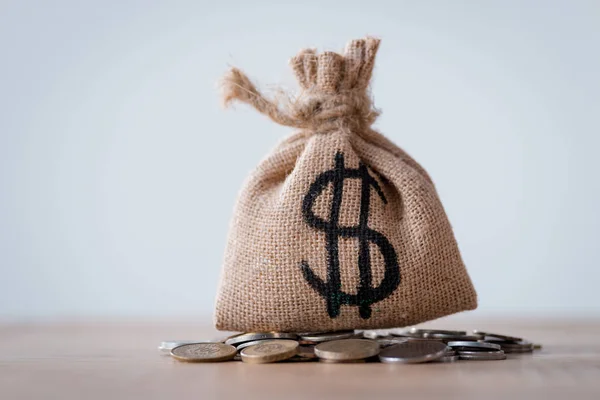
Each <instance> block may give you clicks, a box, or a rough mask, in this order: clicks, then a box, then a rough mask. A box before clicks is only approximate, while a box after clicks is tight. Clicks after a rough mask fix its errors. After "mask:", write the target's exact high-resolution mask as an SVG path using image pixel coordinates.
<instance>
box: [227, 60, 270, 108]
mask: <svg viewBox="0 0 600 400" xmlns="http://www.w3.org/2000/svg"><path fill="white" fill-rule="evenodd" d="M220 83H221V91H222V99H223V105H224V106H225V107H229V106H230V105H231V103H232V102H233V101H235V100H238V101H241V102H244V103H250V104H252V103H254V102H255V101H256V100H257V98H260V97H261V95H260V93H259V92H258V90H257V89H256V87H255V86H254V85H253V84H252V82H250V79H249V78H248V77H247V76H246V74H244V73H243V72H242V71H241V70H239V69H237V68H231V69H230V70H229V71H228V72H227V73H226V74H225V75H224V76H223V78H222V79H221V82H220Z"/></svg>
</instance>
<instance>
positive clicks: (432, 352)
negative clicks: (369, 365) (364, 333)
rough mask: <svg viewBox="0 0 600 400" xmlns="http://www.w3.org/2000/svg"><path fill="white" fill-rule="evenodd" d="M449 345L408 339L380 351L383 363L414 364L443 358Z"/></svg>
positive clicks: (380, 358) (380, 359)
mask: <svg viewBox="0 0 600 400" xmlns="http://www.w3.org/2000/svg"><path fill="white" fill-rule="evenodd" d="M447 349H448V347H447V346H446V345H445V344H444V343H442V342H438V341H434V340H418V341H406V342H404V343H398V344H396V345H393V346H389V347H386V348H384V349H383V350H381V352H380V353H379V361H381V362H383V363H403V364H414V363H422V362H428V361H433V360H437V359H439V358H442V357H443V356H444V354H445V353H446V350H447Z"/></svg>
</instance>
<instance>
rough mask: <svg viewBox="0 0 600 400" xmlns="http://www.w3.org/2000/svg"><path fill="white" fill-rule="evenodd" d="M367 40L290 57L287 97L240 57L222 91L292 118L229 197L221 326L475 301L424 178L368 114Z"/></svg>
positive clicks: (332, 323)
mask: <svg viewBox="0 0 600 400" xmlns="http://www.w3.org/2000/svg"><path fill="white" fill-rule="evenodd" d="M378 47H379V40H377V39H373V38H367V39H364V40H355V41H352V42H351V43H349V45H348V46H347V48H346V51H345V53H344V55H339V54H337V53H334V52H324V53H322V54H316V53H315V51H314V50H303V51H301V52H300V53H299V54H298V55H297V56H296V57H294V58H293V59H292V60H291V65H292V67H293V69H294V71H295V74H296V77H297V79H298V81H299V83H300V85H301V87H302V92H301V94H300V95H299V96H298V97H297V98H296V99H295V100H288V101H286V102H281V101H280V102H274V101H271V100H268V99H266V98H265V97H263V95H262V94H261V93H260V92H259V91H258V90H257V89H256V88H255V86H254V85H253V84H252V83H251V82H250V81H249V79H248V78H247V77H246V76H245V75H244V74H243V73H242V72H241V71H239V70H237V69H232V70H231V71H230V73H229V74H228V75H227V76H226V77H225V79H224V96H225V102H226V103H229V102H231V101H232V100H239V101H242V102H245V103H248V104H250V105H252V106H253V107H254V108H256V109H257V110H258V111H259V112H261V113H263V114H266V115H268V116H269V117H270V118H271V119H272V120H273V121H275V122H277V123H279V124H282V125H286V126H292V127H296V128H299V129H300V132H298V133H296V134H294V135H292V136H291V137H289V138H288V139H287V140H284V141H283V142H282V143H281V144H279V146H277V147H276V148H275V150H274V151H273V152H272V153H271V154H270V155H268V156H267V158H266V159H265V160H264V161H262V162H261V163H260V165H259V166H258V168H256V170H255V171H254V172H253V173H252V174H251V175H250V177H249V179H248V180H247V181H246V183H245V185H244V187H243V189H242V191H241V193H240V196H239V199H238V202H237V206H236V208H235V211H234V215H233V221H232V224H231V228H230V232H229V238H228V242H227V248H226V251H225V262H224V267H223V273H222V277H221V284H220V287H219V291H218V295H217V302H216V312H215V324H216V327H217V328H218V329H221V330H232V331H246V332H247V331H270V330H275V331H288V332H295V331H296V332H297V331H331V330H342V329H374V328H388V327H400V326H407V325H413V324H416V323H419V322H423V321H427V320H431V319H434V318H438V317H441V316H444V315H448V314H452V313H455V312H458V311H463V310H470V309H474V308H476V307H477V299H476V294H475V290H474V288H473V285H472V283H471V280H470V279H469V276H468V275H467V272H466V269H465V267H464V265H463V262H462V260H461V256H460V253H459V250H458V247H457V244H456V241H455V239H454V235H453V232H452V228H451V226H450V223H449V222H448V219H447V217H446V214H445V212H444V209H443V207H442V204H441V203H440V200H439V198H438V195H437V193H436V190H435V188H434V185H433V183H432V181H431V179H430V178H429V176H428V175H427V173H426V172H425V170H424V169H423V168H422V167H421V166H420V165H419V164H417V162H415V161H414V160H413V159H412V158H411V157H409V156H408V155H407V154H406V153H405V152H404V151H402V150H401V149H400V148H398V147H397V146H396V145H394V144H393V143H391V142H390V141H389V140H388V139H386V138H385V137H384V136H382V135H381V134H379V133H377V132H376V131H374V130H373V129H372V128H371V124H372V123H373V122H374V121H375V118H376V117H377V115H378V112H377V111H375V110H374V109H373V105H372V102H371V99H370V96H369V92H368V86H369V81H370V79H371V73H372V71H373V64H374V60H375V54H376V52H377V49H378Z"/></svg>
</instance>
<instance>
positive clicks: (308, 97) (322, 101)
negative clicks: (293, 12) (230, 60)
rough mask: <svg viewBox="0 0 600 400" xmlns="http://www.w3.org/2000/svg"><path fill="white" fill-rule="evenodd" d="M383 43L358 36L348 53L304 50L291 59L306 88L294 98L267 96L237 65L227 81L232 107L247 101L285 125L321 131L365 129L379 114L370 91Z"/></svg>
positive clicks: (226, 92)
mask: <svg viewBox="0 0 600 400" xmlns="http://www.w3.org/2000/svg"><path fill="white" fill-rule="evenodd" d="M379 42H380V41H379V39H375V38H365V39H359V40H353V41H351V42H350V43H349V44H348V45H347V46H346V50H345V52H344V55H341V54H338V53H334V52H329V51H328V52H324V53H321V54H317V53H316V51H315V50H314V49H306V50H302V51H301V52H300V53H299V54H298V55H297V56H295V57H293V58H292V59H291V61H290V64H291V66H292V68H293V69H294V72H295V74H296V78H297V79H298V82H299V84H300V86H301V88H302V89H303V91H302V92H301V93H300V95H299V96H297V97H296V98H294V99H290V98H287V99H285V100H270V99H267V98H266V97H265V96H263V94H262V93H260V92H259V91H258V89H257V88H256V87H255V86H254V84H253V83H252V82H251V81H250V79H248V77H247V76H246V75H245V74H244V73H243V72H242V71H240V70H239V69H237V68H232V69H231V70H230V71H229V72H228V73H227V74H226V75H225V77H224V79H223V99H224V101H225V104H226V105H228V104H229V103H231V102H232V101H234V100H238V101H241V102H244V103H247V104H249V105H251V106H253V107H254V108H255V109H256V110H257V111H259V112H260V113H262V114H265V115H267V116H268V117H269V118H271V120H273V121H274V122H277V123H278V124H281V125H285V126H291V127H295V128H300V129H305V130H310V131H312V132H315V133H328V132H332V131H348V132H350V131H356V132H360V131H362V130H364V129H366V128H368V127H369V126H370V125H371V124H372V123H373V122H374V121H375V119H376V118H377V116H378V115H379V113H378V112H377V110H375V109H374V108H373V103H372V100H371V98H370V96H369V91H368V88H369V82H370V80H371V75H372V73H373V66H374V64H375V55H376V53H377V49H378V48H379Z"/></svg>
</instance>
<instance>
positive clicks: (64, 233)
mask: <svg viewBox="0 0 600 400" xmlns="http://www.w3.org/2000/svg"><path fill="white" fill-rule="evenodd" d="M599 21H600V2H598V1H566V0H565V1H507V0H503V1H418V2H417V1H391V0H389V1H377V0H371V1H323V0H320V1H312V0H310V1H309V0H305V1H301V2H286V1H274V0H271V1H267V0H263V1H259V0H254V1H228V2H216V1H215V2H205V1H162V2H159V1H131V0H129V1H103V2H92V1H63V0H61V1H8V2H7V1H2V2H0V50H1V53H0V54H1V57H2V62H1V63H0V268H1V275H0V276H1V278H0V318H4V319H31V318H71V317H105V316H174V317H179V316H193V317H194V318H195V317H196V316H197V317H198V318H200V317H201V316H208V315H209V314H210V313H211V311H212V306H213V300H214V296H215V291H216V286H217V283H218V278H219V273H220V266H221V260H222V257H223V249H224V245H225V238H226V234H227V227H228V223H229V218H230V215H231V210H232V207H233V204H234V201H235V197H236V194H237V192H238V190H239V189H240V187H241V185H242V182H243V180H244V178H245V177H246V176H247V174H248V173H249V171H251V170H252V168H253V167H254V166H256V165H257V163H258V162H259V161H260V160H261V159H262V158H263V157H264V156H265V155H266V154H267V152H268V151H269V150H270V149H271V148H273V146H274V145H275V144H276V143H277V142H278V141H279V140H280V139H282V138H283V137H285V136H286V135H288V134H290V133H291V131H290V130H289V129H287V128H284V127H280V126H277V125H275V124H273V123H271V122H269V121H268V120H267V119H266V118H264V117H263V116H260V115H258V114H257V113H256V112H254V111H252V110H250V109H249V108H247V107H245V106H238V107H236V108H237V109H236V110H235V111H224V110H222V109H221V107H220V104H219V98H218V91H217V86H216V84H215V82H216V81H217V80H218V78H219V77H220V76H221V74H222V73H223V72H225V70H226V69H227V67H228V65H236V66H239V67H241V68H242V69H244V70H245V71H246V72H247V73H248V74H249V75H250V76H251V77H253V78H255V79H257V80H258V82H260V83H262V84H263V85H262V86H263V87H273V86H271V84H281V85H283V86H284V87H286V88H290V89H294V88H295V83H294V82H293V78H292V74H291V71H290V69H289V67H288V66H287V60H288V59H289V58H290V57H291V56H293V55H294V54H295V53H296V52H297V51H298V50H299V49H301V48H302V47H307V46H310V47H318V48H319V49H320V50H341V49H342V48H343V46H344V45H345V43H346V42H347V41H348V40H350V39H353V38H359V37H362V36H364V35H366V34H371V35H376V36H379V37H381V38H382V39H383V42H382V46H381V50H380V53H379V56H378V59H377V66H376V70H375V79H374V81H373V93H374V95H375V101H376V105H377V106H378V107H380V108H381V109H382V110H383V115H382V116H381V118H380V119H379V120H378V122H377V124H376V126H377V127H378V128H379V130H380V131H382V132H383V133H384V134H386V135H387V136H388V137H390V138H391V139H392V140H393V141H395V142H396V143H397V144H399V145H400V146H402V147H403V148H404V149H405V150H407V151H408V152H409V153H410V154H411V155H412V156H413V157H415V158H416V159H417V160H418V161H419V162H420V163H421V164H422V165H424V166H425V168H426V169H427V170H428V171H429V172H430V174H431V175H432V177H433V179H434V181H435V182H436V185H437V187H438V190H439V193H440V195H441V198H442V201H443V203H444V205H445V207H446V210H447V212H448V214H449V217H450V220H451V222H452V224H453V227H454V229H455V233H456V236H457V238H458V241H459V245H460V248H461V250H462V252H463V256H464V259H465V262H466V264H467V266H468V270H469V272H470V274H471V276H472V278H473V280H474V283H475V286H476V288H477V290H478V293H479V297H480V309H479V310H478V311H476V312H477V313H481V314H490V315H494V314H499V313H511V314H516V315H529V314H532V313H542V314H552V315H591V314H594V315H600V300H599V299H600V296H598V289H597V288H598V285H599V283H600V272H599V271H600V270H599V265H598V259H599V258H600V249H599V246H598V235H599V233H600V216H599V213H598V211H597V210H598V195H599V194H600V183H599V180H598V177H597V173H598V171H599V170H600V161H599V158H598V148H599V145H600V130H599V128H600V121H599V115H600V112H599V111H600V96H599V92H600V78H599V72H598V71H600V55H599V54H600V52H599V51H598V48H599V45H600V29H599V27H598V26H599Z"/></svg>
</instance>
